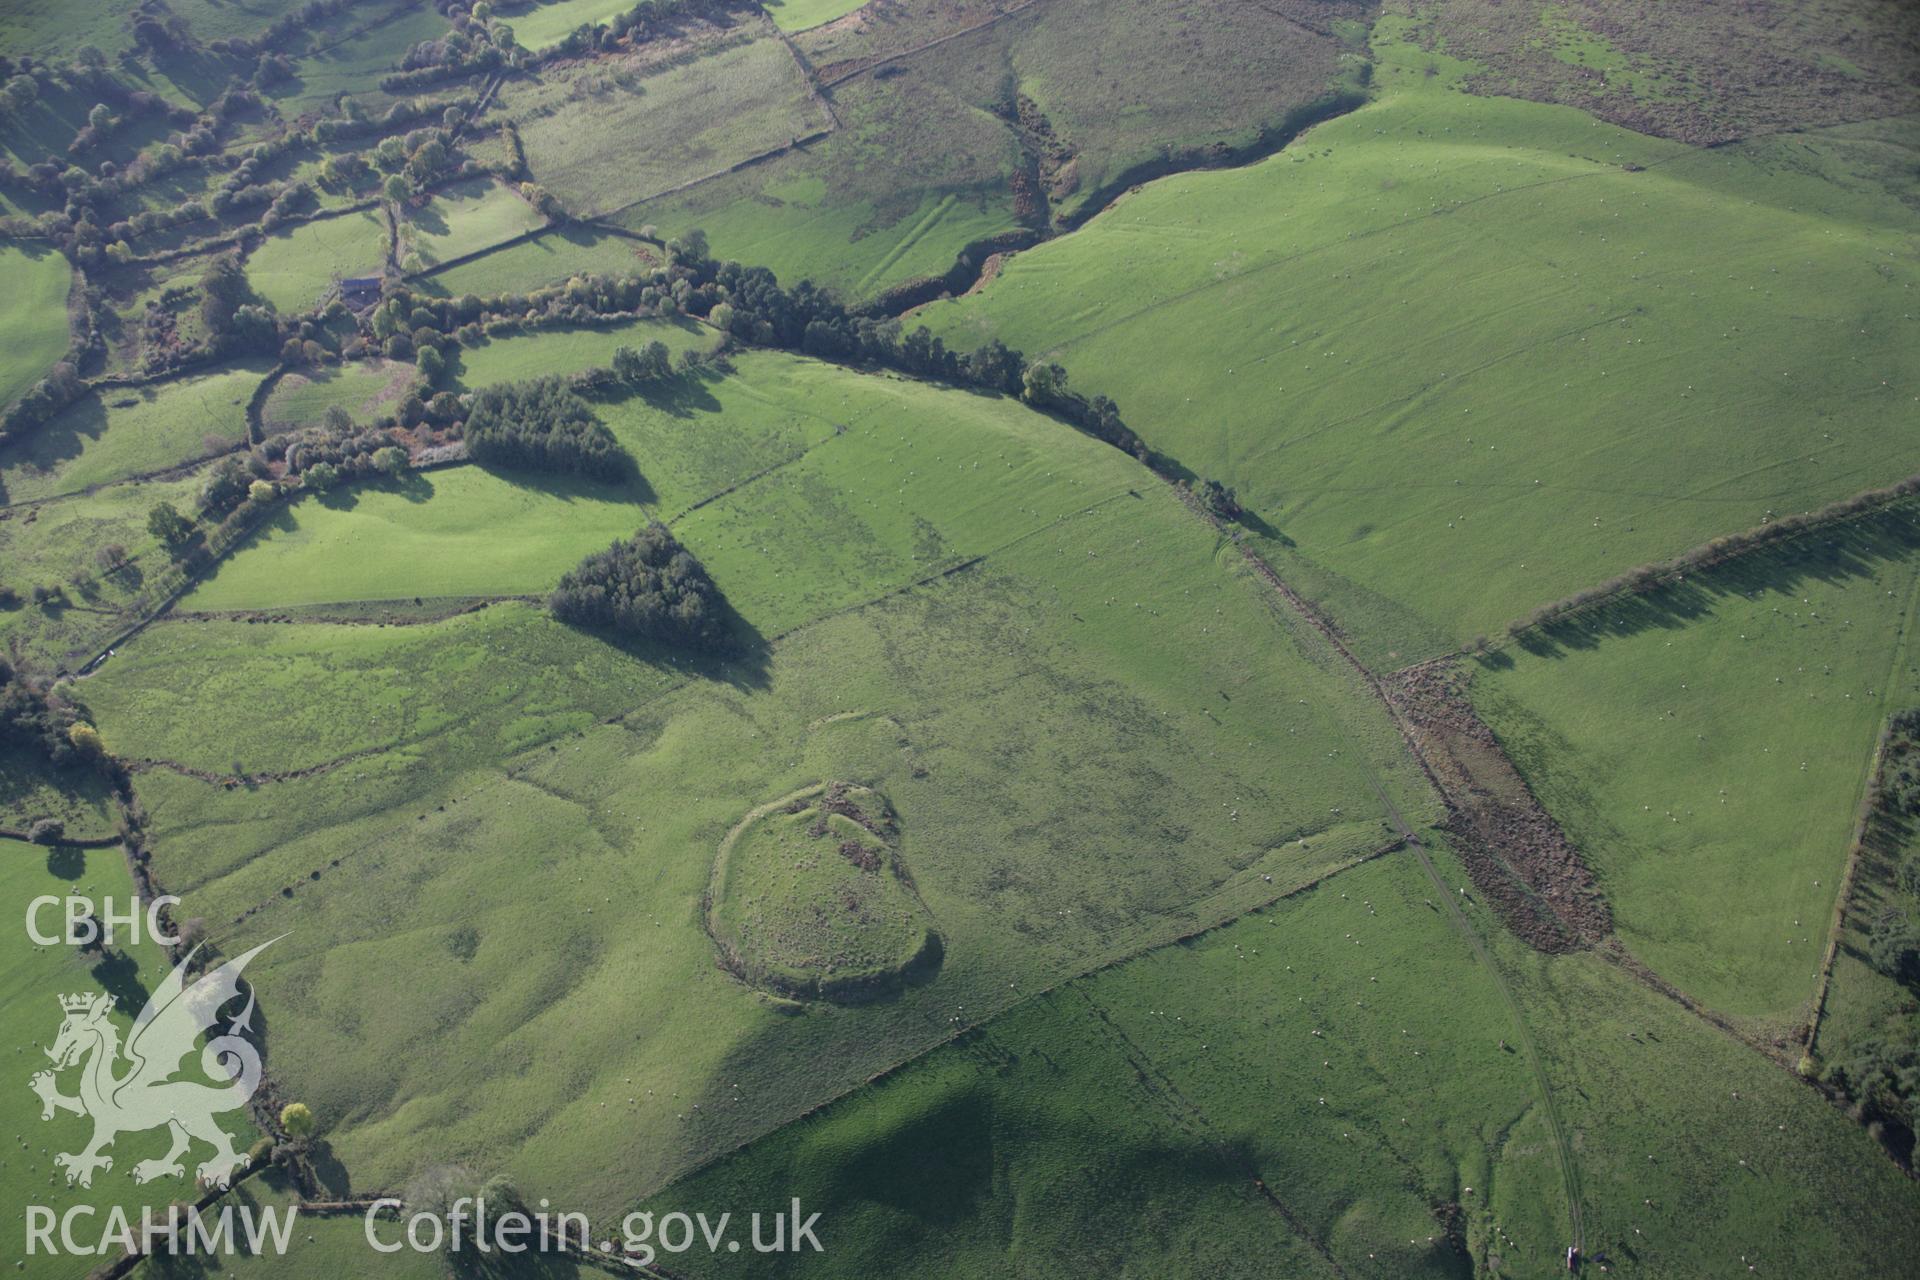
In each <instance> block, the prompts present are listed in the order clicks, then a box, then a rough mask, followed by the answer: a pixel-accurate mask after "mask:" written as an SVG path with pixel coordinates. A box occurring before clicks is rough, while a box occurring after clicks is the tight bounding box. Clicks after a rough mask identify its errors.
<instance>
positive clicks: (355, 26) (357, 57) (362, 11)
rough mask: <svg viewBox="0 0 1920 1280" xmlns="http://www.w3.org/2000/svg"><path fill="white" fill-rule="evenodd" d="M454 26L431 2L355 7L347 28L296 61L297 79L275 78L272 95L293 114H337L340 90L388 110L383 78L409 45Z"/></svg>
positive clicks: (436, 36)
mask: <svg viewBox="0 0 1920 1280" xmlns="http://www.w3.org/2000/svg"><path fill="white" fill-rule="evenodd" d="M450 29H451V28H450V27H449V25H448V23H447V20H446V19H445V18H444V17H442V16H441V15H440V13H439V12H438V11H436V10H435V9H434V8H433V6H432V5H424V4H412V3H408V2H407V0H401V2H400V3H397V4H393V5H388V6H384V7H380V6H372V5H369V6H365V7H356V8H355V9H354V10H352V11H351V12H350V15H349V17H348V21H347V23H346V24H345V30H343V31H340V32H338V33H336V34H334V35H332V36H331V37H330V38H324V39H323V42H322V45H321V47H320V50H319V51H318V52H316V53H313V54H311V55H309V56H307V57H304V58H300V59H297V60H296V61H295V62H294V65H293V70H294V74H293V78H292V79H290V80H279V81H275V82H274V83H273V84H272V85H270V86H269V87H268V89H267V91H266V93H267V96H268V97H269V98H271V99H272V100H273V102H274V104H275V105H276V106H277V107H278V108H279V109H280V111H281V112H282V113H283V114H285V115H287V116H288V117H294V116H300V115H305V114H312V115H323V114H324V115H337V114H338V112H337V111H336V110H334V107H335V103H336V100H337V99H338V98H339V97H340V95H341V94H351V95H353V96H354V97H355V98H358V99H359V100H360V101H361V102H362V103H363V104H364V105H365V106H367V107H368V109H369V110H370V111H375V112H377V111H380V110H384V109H385V106H386V104H387V102H389V101H391V99H390V98H389V97H388V95H386V94H385V93H383V92H381V91H380V90H379V87H378V86H379V83H380V78H381V77H382V76H384V75H386V74H387V73H388V72H390V71H394V70H397V69H398V67H399V63H400V56H401V54H403V53H404V52H405V51H406V50H407V49H408V48H409V47H410V46H412V45H414V44H416V43H418V42H419V41H422V40H439V39H443V38H445V36H446V35H447V32H448V31H449V30H450ZM349 33H352V34H349ZM343 37H344V38H343Z"/></svg>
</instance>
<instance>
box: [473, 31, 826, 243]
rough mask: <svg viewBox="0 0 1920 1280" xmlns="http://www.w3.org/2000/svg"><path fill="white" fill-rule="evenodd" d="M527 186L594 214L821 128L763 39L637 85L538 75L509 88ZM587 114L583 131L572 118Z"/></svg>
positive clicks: (601, 72)
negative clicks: (528, 172) (531, 181)
mask: <svg viewBox="0 0 1920 1280" xmlns="http://www.w3.org/2000/svg"><path fill="white" fill-rule="evenodd" d="M500 107H501V110H502V112H503V113H505V114H506V115H508V116H510V117H512V118H513V119H514V120H515V122H516V123H517V124H518V125H519V128H520V137H521V140H522V142H523V144H524V145H525V147H526V152H527V156H528V163H529V164H530V165H531V166H532V169H533V176H534V178H535V179H536V180H537V181H539V182H541V183H542V184H544V185H545V186H546V187H547V188H548V189H550V190H551V191H552V192H553V193H554V195H556V196H558V197H559V198H560V202H561V203H562V204H564V205H565V206H566V207H567V209H568V210H569V211H571V212H573V213H575V214H578V215H591V214H601V213H607V212H610V211H612V210H613V209H615V208H618V207H621V206H624V205H628V204H632V203H633V202H634V201H636V200H638V199H640V198H642V197H645V196H651V195H654V194H657V193H659V192H663V191H666V190H667V189H669V188H671V187H674V186H677V185H678V184H680V183H683V182H687V181H690V180H692V179H694V178H699V177H702V176H703V175H706V174H709V173H714V172H716V171H718V170H721V169H725V168H727V167H728V166H729V165H732V164H734V163H736V162H738V161H741V160H745V159H747V158H748V157H749V156H753V155H756V154H758V153H759V152H762V151H768V150H771V149H772V148H774V147H778V146H782V145H784V144H785V143H787V142H788V141H789V140H790V139H793V138H797V137H801V136H803V135H806V134H810V133H813V132H815V131H816V130H818V129H821V128H823V127H825V125H826V123H827V121H826V120H825V119H824V118H823V117H822V115H821V113H820V111H819V110H818V109H817V108H816V107H815V106H814V105H813V103H812V102H811V101H810V100H809V99H808V97H807V90H806V82H805V81H804V80H803V79H802V78H801V75H800V71H799V69H798V68H797V67H795V66H794V63H793V59H792V57H791V56H790V55H789V54H788V53H787V50H786V48H785V47H784V46H783V45H782V44H781V43H780V42H779V41H778V40H777V39H774V38H773V36H772V34H771V32H764V33H762V34H759V35H758V36H757V37H756V38H752V39H748V40H746V41H745V42H743V43H731V44H725V45H722V46H721V47H719V48H717V49H716V50H714V51H711V52H707V53H705V54H704V55H703V56H701V57H699V58H698V59H697V60H694V61H691V62H686V63H683V64H681V65H677V66H673V67H670V68H668V69H666V70H663V71H658V72H655V73H651V74H645V73H642V72H639V71H636V70H634V69H632V68H628V67H623V66H621V65H620V64H619V63H617V62H616V63H614V64H612V65H611V67H607V66H603V65H601V64H598V63H593V64H584V65H581V66H577V67H573V66H563V67H560V68H557V69H549V70H545V71H543V72H542V73H541V75H540V77H539V79H538V80H537V81H536V82H532V83H514V84H510V85H509V86H508V87H507V88H506V89H505V90H504V91H503V92H502V94H501V104H500ZM581 111H587V112H591V113H592V115H593V119H594V121H595V127H594V128H592V129H582V128H580V127H579V124H578V120H579V117H578V115H577V113H578V112H581Z"/></svg>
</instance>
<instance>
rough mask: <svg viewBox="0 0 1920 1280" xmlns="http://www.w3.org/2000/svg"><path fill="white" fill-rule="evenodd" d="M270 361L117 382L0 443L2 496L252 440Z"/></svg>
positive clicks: (74, 489)
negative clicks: (251, 402)
mask: <svg viewBox="0 0 1920 1280" xmlns="http://www.w3.org/2000/svg"><path fill="white" fill-rule="evenodd" d="M269 367H270V366H269V365H268V363H267V362H266V361H263V360H252V361H247V362H245V363H242V364H239V365H235V366H232V367H229V368H227V369H226V370H224V371H222V372H219V373H206V374H195V375H192V376H189V377H186V378H182V379H180V380H179V381H177V382H172V383H169V384H166V385H165V386H164V387H163V388H162V387H137V388H109V389H108V390H107V391H106V392H105V394H104V396H103V395H102V394H100V393H95V394H92V395H89V396H87V397H85V398H84V399H82V400H80V401H78V402H77V403H75V404H74V405H73V406H72V407H70V408H68V409H66V410H65V411H63V412H62V413H61V414H60V415H59V416H58V417H56V418H54V419H53V420H52V421H51V422H49V423H47V424H46V425H44V426H42V427H40V428H39V429H38V430H37V431H35V432H34V433H33V434H32V435H31V436H29V437H27V438H26V439H25V440H24V441H22V442H21V443H20V444H18V445H11V446H8V447H5V448H0V498H3V499H4V500H5V501H7V502H26V501H30V500H35V499H42V498H49V497H54V496H56V495H62V494H70V493H78V492H80V491H82V490H84V489H89V488H93V487H94V486H97V485H104V484H111V483H114V482H115V481H120V480H126V479H129V478H131V477H133V476H137V475H146V474H150V473H152V472H156V471H165V470H167V469H169V468H172V467H178V466H182V465H184V464H186V463H190V462H195V461H198V460H199V459H201V458H205V457H208V456H210V455H212V454H215V453H223V452H225V451H227V450H229V449H231V448H233V447H234V446H235V445H237V444H239V443H241V442H242V441H243V440H245V439H246V435H247V414H246V410H247V401H248V399H249V398H250V397H251V396H252V395H253V392H254V388H256V387H258V386H259V385H260V379H261V378H263V377H265V376H266V372H267V370H268V368H269Z"/></svg>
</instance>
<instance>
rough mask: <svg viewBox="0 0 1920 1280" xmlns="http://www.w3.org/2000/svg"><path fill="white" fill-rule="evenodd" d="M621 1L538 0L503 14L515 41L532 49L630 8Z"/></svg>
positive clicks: (546, 44) (608, 19)
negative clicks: (525, 7)
mask: <svg viewBox="0 0 1920 1280" xmlns="http://www.w3.org/2000/svg"><path fill="white" fill-rule="evenodd" d="M632 7H633V6H632V5H631V4H622V3H621V0H539V2H538V3H536V4H534V5H533V6H532V7H531V8H529V9H526V10H525V11H524V12H520V13H512V14H508V15H506V21H507V22H508V23H509V24H510V25H511V26H512V27H513V39H514V43H516V44H518V45H520V46H521V47H522V48H525V49H533V50H535V51H538V50H541V49H545V48H546V47H547V46H549V45H553V44H558V43H559V42H560V41H561V40H564V39H565V38H566V37H567V36H569V35H571V34H572V33H573V30H574V28H576V27H579V26H581V25H583V24H585V23H594V22H608V21H610V20H612V19H613V18H616V17H618V16H619V15H620V14H623V13H625V12H626V11H627V10H629V9H631V8H632Z"/></svg>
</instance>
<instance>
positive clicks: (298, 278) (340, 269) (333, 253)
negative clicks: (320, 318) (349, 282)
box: [247, 210, 387, 315]
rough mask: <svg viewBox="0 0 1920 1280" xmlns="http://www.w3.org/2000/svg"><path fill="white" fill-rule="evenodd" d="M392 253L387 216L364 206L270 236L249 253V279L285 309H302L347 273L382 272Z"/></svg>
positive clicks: (295, 311) (284, 312)
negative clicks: (336, 216)
mask: <svg viewBox="0 0 1920 1280" xmlns="http://www.w3.org/2000/svg"><path fill="white" fill-rule="evenodd" d="M386 256H387V220H386V217H385V215H383V214H381V213H380V212H378V211H376V210H364V211H362V212H360V213H349V214H346V215H344V216H342V217H338V218H325V219H322V220H321V221H319V222H303V223H301V224H299V225H298V226H296V227H294V228H293V229H292V230H290V231H282V232H277V233H275V234H274V235H271V236H268V237H267V238H266V240H264V241H263V242H261V244H260V245H259V246H258V247H256V248H255V249H254V250H253V252H252V253H249V254H248V255H247V280H248V282H249V283H251V284H252V285H253V288H254V291H255V292H257V293H258V294H259V295H260V296H261V297H263V298H265V299H266V300H267V301H268V302H271V303H272V304H273V306H274V309H275V310H277V311H279V312H280V313H281V314H282V315H297V314H299V313H301V312H303V311H310V310H312V309H313V308H314V307H316V306H318V305H319V304H320V299H321V297H322V296H323V295H324V294H325V293H326V292H327V290H328V289H329V288H331V287H332V286H333V284H334V282H335V281H338V280H340V279H342V278H343V277H351V276H370V275H378V274H380V267H381V264H382V263H384V262H385V261H386Z"/></svg>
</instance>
